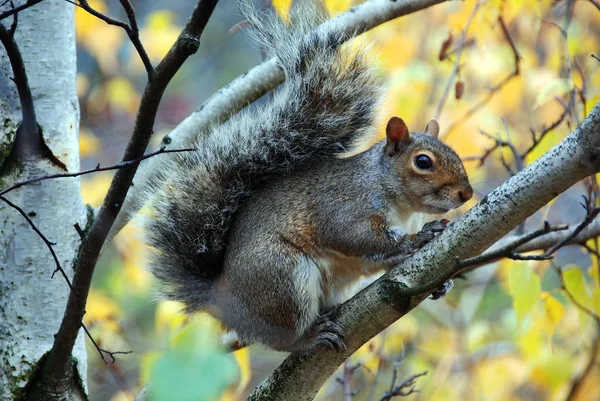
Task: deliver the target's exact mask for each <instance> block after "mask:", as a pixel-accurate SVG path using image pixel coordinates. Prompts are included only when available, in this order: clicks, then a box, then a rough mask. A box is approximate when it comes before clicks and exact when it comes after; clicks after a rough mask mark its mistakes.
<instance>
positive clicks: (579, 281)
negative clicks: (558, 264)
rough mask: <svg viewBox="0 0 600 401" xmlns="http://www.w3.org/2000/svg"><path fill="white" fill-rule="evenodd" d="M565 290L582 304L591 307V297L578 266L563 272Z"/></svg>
mask: <svg viewBox="0 0 600 401" xmlns="http://www.w3.org/2000/svg"><path fill="white" fill-rule="evenodd" d="M563 280H564V282H565V287H566V291H567V292H568V293H569V294H570V295H571V296H572V297H573V299H575V301H576V302H577V303H579V304H581V305H582V306H584V307H586V308H588V309H592V297H591V295H590V290H589V289H588V286H587V283H586V282H585V277H584V276H583V273H582V272H581V270H580V269H579V268H578V267H575V268H573V269H570V270H567V271H566V272H564V273H563Z"/></svg>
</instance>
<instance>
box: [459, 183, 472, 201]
mask: <svg viewBox="0 0 600 401" xmlns="http://www.w3.org/2000/svg"><path fill="white" fill-rule="evenodd" d="M472 197H473V188H471V187H470V186H468V187H466V188H464V189H462V190H460V191H458V199H460V201H461V202H462V203H465V202H466V201H468V200H469V199H471V198H472Z"/></svg>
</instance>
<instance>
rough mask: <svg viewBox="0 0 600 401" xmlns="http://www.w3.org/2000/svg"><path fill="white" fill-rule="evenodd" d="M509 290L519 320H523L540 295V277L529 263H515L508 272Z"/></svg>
mask: <svg viewBox="0 0 600 401" xmlns="http://www.w3.org/2000/svg"><path fill="white" fill-rule="evenodd" d="M508 290H509V292H510V295H511V296H512V297H513V307H514V308H515V313H516V314H517V320H518V321H519V322H521V321H522V320H523V317H525V315H526V314H527V313H528V312H529V311H530V310H531V308H533V306H534V305H535V303H536V301H537V300H538V299H539V297H540V292H541V290H542V285H541V282H540V277H539V276H538V275H537V273H536V272H534V271H533V269H532V268H531V267H530V266H529V265H523V264H518V265H514V266H513V267H511V269H510V271H509V272H508Z"/></svg>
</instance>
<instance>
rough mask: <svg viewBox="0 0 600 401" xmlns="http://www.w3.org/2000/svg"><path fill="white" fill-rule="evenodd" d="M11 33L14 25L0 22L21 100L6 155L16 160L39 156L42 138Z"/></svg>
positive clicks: (23, 70)
mask: <svg viewBox="0 0 600 401" xmlns="http://www.w3.org/2000/svg"><path fill="white" fill-rule="evenodd" d="M15 18H16V16H15ZM15 22H16V20H15ZM15 26H16V25H15ZM13 33H14V27H11V29H10V31H9V30H7V29H6V28H5V27H4V25H2V24H1V23H0V42H2V45H3V46H4V49H5V50H6V55H7V56H8V59H9V61H10V65H11V67H12V70H13V75H14V78H13V82H14V83H15V85H16V87H17V92H18V94H19V101H20V102H21V124H20V125H19V128H18V129H17V132H16V133H15V139H14V142H13V147H12V149H11V156H9V157H7V160H8V159H10V158H11V157H16V158H17V160H23V159H26V158H39V157H42V155H43V154H44V151H43V149H44V140H43V138H42V135H41V132H40V128H39V126H38V123H37V118H36V116H35V107H34V106H33V96H31V89H29V81H28V80H27V73H26V72H25V64H24V63H23V57H22V56H21V52H20V51H19V47H18V46H17V42H15V38H14V35H13Z"/></svg>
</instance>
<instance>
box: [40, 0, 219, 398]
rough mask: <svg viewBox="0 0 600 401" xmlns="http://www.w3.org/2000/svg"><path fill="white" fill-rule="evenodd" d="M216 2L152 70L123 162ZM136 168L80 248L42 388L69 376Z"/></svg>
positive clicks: (148, 127)
mask: <svg viewBox="0 0 600 401" xmlns="http://www.w3.org/2000/svg"><path fill="white" fill-rule="evenodd" d="M216 3H217V1H216V0H199V1H198V3H197V5H196V7H195V9H194V11H193V13H192V16H191V17H190V19H189V21H188V22H187V24H186V26H185V28H184V29H183V31H182V32H181V34H180V35H179V37H178V38H177V41H176V42H175V44H174V45H173V46H172V47H171V49H170V50H169V53H168V54H167V55H166V56H165V58H164V59H163V60H162V61H161V62H160V64H159V65H158V66H157V67H156V69H155V70H154V74H153V80H152V81H150V82H148V84H147V85H146V89H145V91H144V94H143V96H142V99H141V102H140V107H139V110H138V114H137V118H136V122H135V127H134V130H133V133H132V136H131V139H130V141H129V144H128V145H127V149H126V150H125V154H124V156H123V162H127V161H131V160H135V159H138V158H140V157H142V156H143V154H144V150H145V149H146V147H147V145H148V142H149V140H150V136H151V135H152V130H153V126H154V120H155V117H156V112H157V110H158V105H159V103H160V100H161V98H162V95H163V93H164V91H165V89H166V87H167V85H168V83H169V82H170V80H171V78H172V77H173V76H174V75H175V73H176V72H177V70H178V69H179V68H180V67H181V65H182V64H183V62H184V61H185V60H186V59H187V58H188V57H189V56H190V55H192V54H194V53H195V52H196V51H197V49H198V46H199V40H200V35H201V34H202V31H203V30H204V27H205V26H206V23H207V21H208V19H209V18H210V15H211V14H212V11H213V10H214V7H215V5H216ZM138 165H139V162H137V163H134V164H133V165H131V166H128V167H125V168H121V169H118V170H117V172H116V174H115V176H114V178H113V180H112V182H111V185H110V188H109V190H108V193H107V195H106V198H105V199H104V202H103V203H102V206H100V210H99V212H98V215H97V217H96V219H95V220H94V222H93V223H92V226H91V228H90V230H89V232H88V235H87V236H86V238H85V240H84V241H83V243H82V245H81V248H80V251H79V258H78V263H77V266H76V268H75V275H74V277H73V281H72V283H73V290H72V291H71V293H70V294H69V299H68V302H67V308H66V310H65V315H64V318H63V320H62V322H61V325H60V328H59V331H58V333H57V334H56V335H55V341H54V344H53V347H52V351H51V357H50V358H48V362H47V363H48V365H47V366H46V368H47V370H46V371H47V372H48V374H47V375H44V378H43V388H46V389H52V388H56V386H57V385H58V386H60V385H61V383H63V381H64V380H65V378H66V377H68V371H69V369H70V366H71V352H72V349H73V345H74V344H75V339H76V337H77V334H78V332H79V329H80V327H81V319H82V318H83V315H84V313H85V303H86V300H87V296H88V292H89V288H90V283H91V280H92V275H93V272H94V267H95V265H96V262H97V260H98V256H99V254H100V250H101V248H102V245H103V244H104V241H105V239H106V236H107V234H108V232H109V230H110V227H111V226H112V224H113V222H114V219H115V217H116V215H117V213H118V212H119V210H120V209H121V205H122V203H123V200H124V199H125V195H126V194H127V191H128V189H129V187H130V185H131V181H132V179H133V176H134V174H135V172H136V169H137V166H138Z"/></svg>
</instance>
